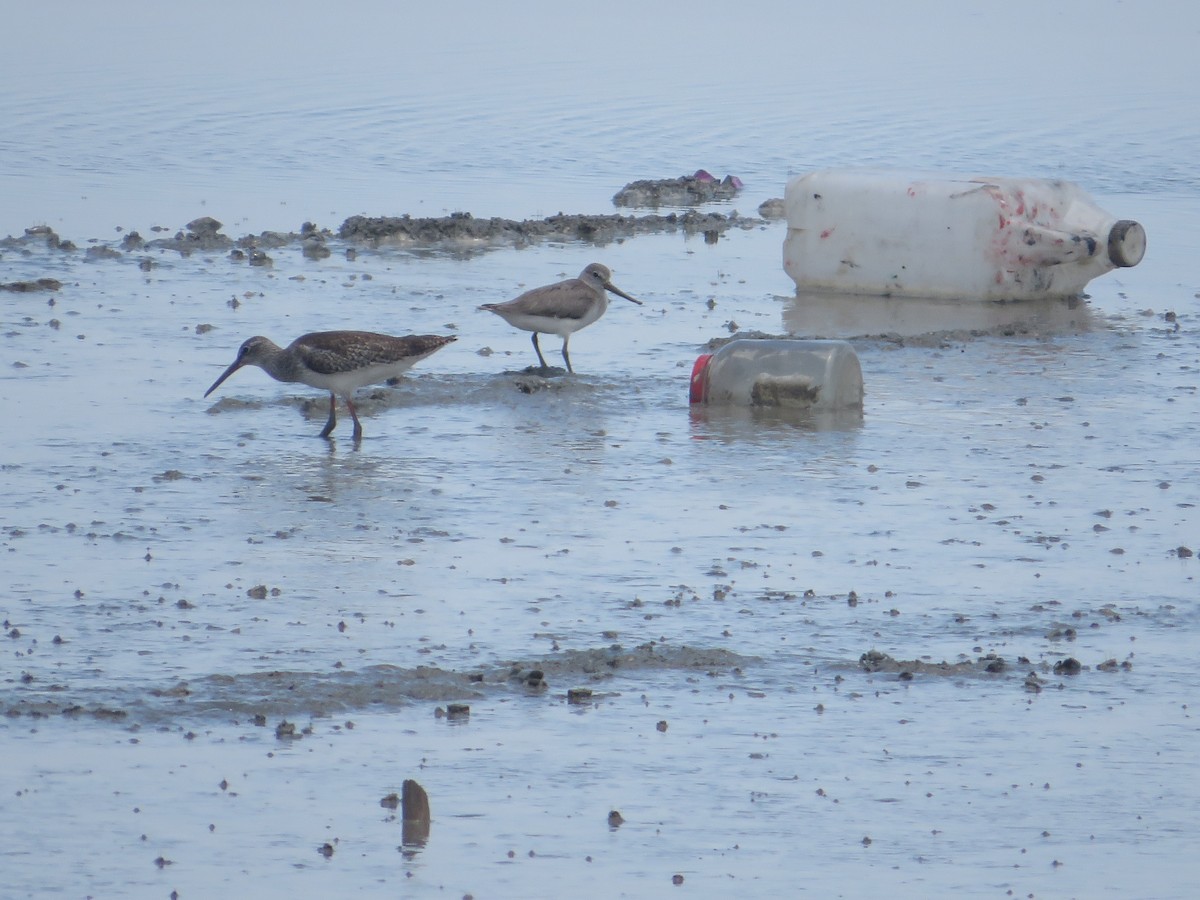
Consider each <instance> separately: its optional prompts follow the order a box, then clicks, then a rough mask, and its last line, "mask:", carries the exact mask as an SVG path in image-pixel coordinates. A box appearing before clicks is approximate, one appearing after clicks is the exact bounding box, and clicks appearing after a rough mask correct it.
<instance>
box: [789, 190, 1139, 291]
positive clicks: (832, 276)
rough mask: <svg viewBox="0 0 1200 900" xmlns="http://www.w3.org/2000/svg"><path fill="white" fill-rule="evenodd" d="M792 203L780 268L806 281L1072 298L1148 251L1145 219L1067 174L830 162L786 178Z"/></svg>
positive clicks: (854, 287)
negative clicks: (1100, 200)
mask: <svg viewBox="0 0 1200 900" xmlns="http://www.w3.org/2000/svg"><path fill="white" fill-rule="evenodd" d="M784 207H785V210H786V213H787V223H788V233H787V237H786V239H785V240H784V244H783V268H784V271H786V272H787V273H788V275H790V276H791V278H792V280H793V281H795V282H796V286H797V288H799V289H802V290H816V291H843V292H850V293H857V294H881V295H885V296H905V295H908V296H919V297H945V298H953V299H961V300H1018V299H1030V298H1046V297H1065V296H1073V295H1076V294H1078V293H1079V292H1080V291H1082V290H1083V288H1084V286H1086V285H1087V283H1088V282H1089V281H1091V280H1092V279H1093V278H1095V277H1096V276H1097V275H1102V274H1104V273H1105V272H1108V271H1110V270H1112V269H1114V268H1116V267H1118V266H1135V265H1137V264H1138V263H1139V262H1140V261H1141V259H1142V256H1143V255H1144V254H1145V252H1146V232H1145V231H1144V230H1143V228H1142V226H1141V225H1139V224H1138V223H1137V222H1133V221H1130V220H1128V219H1121V220H1118V219H1116V218H1115V217H1114V216H1112V215H1110V214H1109V213H1107V212H1105V211H1104V210H1102V209H1100V207H1098V206H1097V205H1096V203H1095V202H1094V201H1093V200H1092V198H1091V197H1089V196H1088V195H1087V194H1086V193H1085V192H1084V191H1083V190H1082V189H1081V188H1079V187H1078V186H1077V185H1075V184H1072V183H1070V182H1067V181H1045V180H1042V179H1036V178H958V177H933V178H920V177H916V176H911V175H906V174H903V173H896V172H881V171H871V170H857V169H830V170H825V171H819V172H812V173H809V174H808V175H802V176H799V177H796V178H793V179H792V180H791V181H789V182H788V185H787V190H786V192H785V194H784Z"/></svg>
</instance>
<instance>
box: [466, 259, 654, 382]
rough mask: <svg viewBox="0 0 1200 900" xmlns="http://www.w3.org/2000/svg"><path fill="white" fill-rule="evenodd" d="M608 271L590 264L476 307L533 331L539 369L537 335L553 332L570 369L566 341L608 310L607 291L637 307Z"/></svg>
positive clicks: (544, 361)
mask: <svg viewBox="0 0 1200 900" xmlns="http://www.w3.org/2000/svg"><path fill="white" fill-rule="evenodd" d="M611 278H612V272H610V271H609V270H608V267H607V266H602V265H600V263H592V264H591V265H590V266H588V267H587V268H586V269H584V270H583V271H582V272H580V273H579V277H578V278H568V279H567V280H566V281H559V282H557V283H556V284H548V285H545V286H544V287H538V288H534V289H533V290H530V291H526V292H525V293H524V294H522V295H521V296H520V297H517V298H516V299H515V300H509V301H508V302H507V303H485V304H483V306H481V307H479V308H480V309H486V310H487V311H488V312H494V313H495V314H496V315H498V316H499V317H500V318H502V319H503V320H504V321H505V322H507V323H508V324H509V325H512V326H513V327H515V328H520V329H521V330H522V331H532V332H533V349H534V350H535V351H536V352H537V357H538V362H540V363H541V364H542V368H543V369H547V368H549V366H547V365H546V358H545V357H544V356H542V348H541V347H539V346H538V334H539V333H540V334H557V335H561V336H562V339H563V345H562V356H563V361H564V362H565V363H566V364H567V371H568V372H572V373H573V372H574V371H575V370H574V369H572V368H571V357H570V356H569V355H568V353H567V344H568V342H569V341H570V340H571V335H572V334H574V333H575V332H576V331H579V329H581V328H586V327H587V326H589V325H591V324H592V323H593V322H595V321H596V320H597V319H599V318H600V317H601V316H602V315H604V311H605V310H607V309H608V295H607V294H606V293H605V291H611V292H612V293H614V294H616V295H617V296H618V297H624V298H625V299H626V300H631V301H632V302H634V303H636V304H637V305H638V306H641V305H642V301H641V300H634V299H633V298H632V297H630V296H629V295H628V294H626V293H625V292H624V291H622V290H620V289H619V288H618V287H616V286H615V285H614V284H613V283H612V281H611Z"/></svg>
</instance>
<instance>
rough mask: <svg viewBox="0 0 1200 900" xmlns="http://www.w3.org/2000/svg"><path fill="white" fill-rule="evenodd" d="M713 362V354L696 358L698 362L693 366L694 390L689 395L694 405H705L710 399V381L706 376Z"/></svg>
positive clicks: (704, 354)
mask: <svg viewBox="0 0 1200 900" xmlns="http://www.w3.org/2000/svg"><path fill="white" fill-rule="evenodd" d="M711 361H712V354H711V353H703V354H701V355H700V356H697V357H696V362H695V363H694V364H693V365H692V389H691V391H690V393H689V395H688V399H689V401H690V402H692V403H703V402H704V401H705V400H707V399H708V380H707V379H706V378H705V377H704V376H705V373H706V372H707V371H708V364H709V362H711Z"/></svg>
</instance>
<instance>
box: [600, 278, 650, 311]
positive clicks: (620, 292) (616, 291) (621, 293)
mask: <svg viewBox="0 0 1200 900" xmlns="http://www.w3.org/2000/svg"><path fill="white" fill-rule="evenodd" d="M604 289H605V290H608V291H612V292H613V293H614V294H616V295H617V296H618V297H624V298H625V299H626V300H631V301H633V302H634V303H636V304H637V305H638V306H641V305H642V301H641V300H634V299H633V298H632V297H630V296H629V295H628V294H627V293H625V292H624V291H623V290H621V289H620V288H619V287H617V286H616V285H615V284H613V283H612V282H611V281H606V282H604Z"/></svg>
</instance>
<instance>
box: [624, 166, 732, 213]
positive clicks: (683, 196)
mask: <svg viewBox="0 0 1200 900" xmlns="http://www.w3.org/2000/svg"><path fill="white" fill-rule="evenodd" d="M741 189H742V180H741V179H740V178H738V177H737V176H736V175H726V176H725V177H724V178H722V179H717V178H716V177H715V176H713V175H710V174H709V173H708V172H706V171H705V170H704V169H700V170H699V171H697V172H696V174H694V175H681V176H680V177H679V178H662V179H658V180H645V179H644V180H641V181H631V182H630V183H629V184H627V185H625V187H623V188H621V189H620V190H619V191H617V192H616V193H615V194H614V195H613V198H612V199H613V205H614V206H647V207H657V206H698V205H699V204H701V203H710V202H712V201H714V200H732V199H733V198H734V197H736V196H737V194H738V191H740V190H741Z"/></svg>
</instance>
